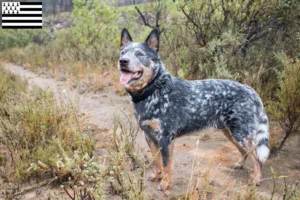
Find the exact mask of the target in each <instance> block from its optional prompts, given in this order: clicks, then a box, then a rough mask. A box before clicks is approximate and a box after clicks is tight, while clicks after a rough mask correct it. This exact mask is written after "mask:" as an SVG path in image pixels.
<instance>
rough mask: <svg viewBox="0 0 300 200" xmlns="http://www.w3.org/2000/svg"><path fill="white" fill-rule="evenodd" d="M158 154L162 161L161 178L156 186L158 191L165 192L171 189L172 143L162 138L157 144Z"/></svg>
mask: <svg viewBox="0 0 300 200" xmlns="http://www.w3.org/2000/svg"><path fill="white" fill-rule="evenodd" d="M159 145H160V148H161V149H160V152H161V155H162V161H163V168H162V172H163V178H162V180H161V182H160V184H159V186H158V188H157V189H158V190H161V191H165V190H166V189H168V188H169V187H171V183H172V160H173V147H174V142H173V141H170V140H169V138H162V140H161V141H160V142H159Z"/></svg>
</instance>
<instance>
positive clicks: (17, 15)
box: [2, 14, 43, 17]
mask: <svg viewBox="0 0 300 200" xmlns="http://www.w3.org/2000/svg"><path fill="white" fill-rule="evenodd" d="M42 16H43V15H42V14H2V17H42Z"/></svg>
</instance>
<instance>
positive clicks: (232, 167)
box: [229, 165, 244, 169]
mask: <svg viewBox="0 0 300 200" xmlns="http://www.w3.org/2000/svg"><path fill="white" fill-rule="evenodd" d="M229 168H230V169H244V166H243V165H229Z"/></svg>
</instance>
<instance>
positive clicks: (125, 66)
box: [118, 28, 160, 93]
mask: <svg viewBox="0 0 300 200" xmlns="http://www.w3.org/2000/svg"><path fill="white" fill-rule="evenodd" d="M120 46H121V48H120V60H119V63H118V69H119V71H120V73H121V76H120V82H121V84H122V85H123V86H124V88H125V89H126V91H127V92H130V93H136V92H139V91H141V90H142V89H143V88H145V87H146V86H147V85H148V84H149V83H150V82H151V81H153V80H154V79H155V77H156V75H157V74H158V72H159V70H160V69H159V62H160V60H159V57H158V49H159V32H158V29H154V30H152V31H151V33H150V34H149V36H148V37H147V39H146V40H145V42H140V43H137V42H133V41H132V38H131V36H130V34H129V32H128V31H127V29H125V28H124V29H123V30H122V34H121V44H120Z"/></svg>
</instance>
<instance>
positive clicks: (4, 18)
mask: <svg viewBox="0 0 300 200" xmlns="http://www.w3.org/2000/svg"><path fill="white" fill-rule="evenodd" d="M42 19H43V18H42V17H2V20H24V21H26V20H42Z"/></svg>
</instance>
